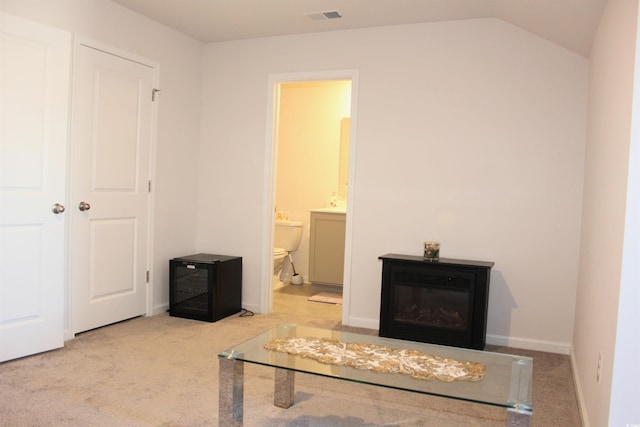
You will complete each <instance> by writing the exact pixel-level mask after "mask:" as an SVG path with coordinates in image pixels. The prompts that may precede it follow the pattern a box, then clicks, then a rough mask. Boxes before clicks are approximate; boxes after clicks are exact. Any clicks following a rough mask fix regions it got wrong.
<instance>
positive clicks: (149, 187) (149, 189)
mask: <svg viewBox="0 0 640 427" xmlns="http://www.w3.org/2000/svg"><path fill="white" fill-rule="evenodd" d="M148 192H149V193H151V181H149V190H148Z"/></svg>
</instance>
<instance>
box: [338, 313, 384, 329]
mask: <svg viewBox="0 0 640 427" xmlns="http://www.w3.org/2000/svg"><path fill="white" fill-rule="evenodd" d="M342 324H343V325H346V326H353V327H354V328H366V329H376V330H377V329H378V328H379V327H380V320H379V319H375V320H374V319H367V318H366V317H353V316H351V317H349V318H348V319H347V321H344V320H343V321H342Z"/></svg>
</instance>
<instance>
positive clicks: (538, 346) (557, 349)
mask: <svg viewBox="0 0 640 427" xmlns="http://www.w3.org/2000/svg"><path fill="white" fill-rule="evenodd" d="M487 344H491V345H500V346H505V347H512V348H522V349H525V350H536V351H546V352H548V353H559V354H566V355H568V354H569V352H570V351H571V343H567V342H557V341H543V340H532V339H528V338H517V337H505V336H501V335H489V334H487Z"/></svg>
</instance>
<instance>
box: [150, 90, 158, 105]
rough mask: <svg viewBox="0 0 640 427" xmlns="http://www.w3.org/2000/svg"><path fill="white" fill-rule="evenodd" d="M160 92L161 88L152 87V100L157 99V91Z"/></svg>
mask: <svg viewBox="0 0 640 427" xmlns="http://www.w3.org/2000/svg"><path fill="white" fill-rule="evenodd" d="M158 92H160V89H156V88H153V89H151V102H154V101H155V100H156V93H158Z"/></svg>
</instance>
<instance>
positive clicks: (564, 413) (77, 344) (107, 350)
mask: <svg viewBox="0 0 640 427" xmlns="http://www.w3.org/2000/svg"><path fill="white" fill-rule="evenodd" d="M279 323H298V324H305V325H309V326H314V327H323V328H335V329H342V330H354V331H357V332H361V333H369V334H375V333H376V331H371V330H362V329H354V328H347V327H342V326H340V325H339V324H338V323H336V322H335V321H330V320H314V319H311V318H304V317H301V316H292V315H285V314H270V315H256V316H254V317H238V316H237V315H236V316H232V317H229V318H227V319H224V320H221V321H218V322H216V323H207V322H198V321H194V320H188V319H181V318H176V317H169V316H168V315H166V314H162V315H158V316H153V317H145V318H137V319H133V320H130V321H127V322H122V323H119V324H116V325H112V326H109V327H105V328H101V329H97V330H94V331H90V332H87V333H84V334H82V335H79V336H78V337H76V339H74V340H72V341H69V342H67V343H66V345H65V347H64V348H63V349H60V350H55V351H51V352H48V353H44V354H40V355H36V356H31V357H27V358H24V359H20V360H15V361H11V362H6V363H3V364H0V425H1V426H2V427H7V426H11V427H12V426H98V427H99V426H140V427H143V426H167V427H168V426H217V425H218V360H217V354H218V353H220V352H221V351H223V350H225V349H227V348H229V347H231V346H233V345H235V344H237V343H240V342H242V341H244V340H246V339H249V338H251V337H252V336H254V335H256V334H258V333H259V332H262V331H264V330H266V329H268V328H271V327H273V326H275V325H277V324H279ZM497 350H501V351H505V352H516V353H520V354H526V355H528V356H533V357H534V401H535V403H534V404H535V410H534V415H533V423H532V424H533V425H534V426H536V427H541V426H560V425H561V426H563V427H571V426H579V425H580V421H579V415H578V409H577V403H576V396H575V392H574V389H573V383H572V380H571V372H570V366H569V360H568V357H567V356H563V355H556V354H548V353H538V352H523V351H514V350H511V349H497ZM273 371H274V370H273V369H272V368H268V367H262V366H256V365H250V364H247V365H245V399H244V407H245V414H244V419H245V426H249V427H252V426H257V427H275V426H285V427H315V426H318V427H320V426H323V427H324V426H337V427H347V426H349V427H364V426H407V427H418V426H420V427H425V426H442V427H445V426H446V427H452V426H453V427H456V426H461V427H462V426H465V427H466V426H474V427H476V426H477V427H485V426H486V427H494V426H495V427H497V426H501V427H503V426H504V425H505V424H506V411H504V410H503V409H502V408H496V407H490V406H484V405H477V404H471V403H466V402H458V401H453V400H449V399H443V398H437V397H430V396H424V395H419V394H415V393H407V392H401V391H396V390H389V389H385V388H381V387H373V386H367V385H361V384H356V383H350V382H346V381H337V380H334V379H330V378H324V377H317V376H312V375H305V374H298V375H296V394H295V404H294V406H292V407H291V408H289V409H282V408H278V407H275V406H273V387H274V384H273V377H274V372H273ZM222 427H226V426H222Z"/></svg>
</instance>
